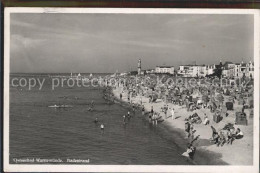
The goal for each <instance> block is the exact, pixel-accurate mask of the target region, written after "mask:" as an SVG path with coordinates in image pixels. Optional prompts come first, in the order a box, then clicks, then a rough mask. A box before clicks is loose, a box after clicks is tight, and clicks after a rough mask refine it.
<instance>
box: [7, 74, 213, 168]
mask: <svg viewBox="0 0 260 173" xmlns="http://www.w3.org/2000/svg"><path fill="white" fill-rule="evenodd" d="M52 75H53V74H52ZM65 75H68V76H69V74H65ZM86 75H87V74H86ZM95 75H103V76H104V75H107V74H94V76H95ZM50 76H51V75H50V74H11V75H10V115H9V116H10V124H9V125H10V126H9V129H10V136H9V141H10V146H9V151H10V157H9V162H10V164H19V163H22V164H24V163H23V162H16V161H15V160H17V159H36V158H40V159H60V160H62V162H59V163H56V162H49V163H48V164H86V163H81V162H77V163H74V162H70V163H68V162H67V159H76V160H89V163H87V164H89V165H194V164H201V162H200V160H201V159H197V161H196V160H191V159H189V158H187V157H184V156H182V155H181V154H182V153H183V152H184V151H185V149H186V146H187V143H186V142H187V141H185V140H183V136H182V135H181V134H180V133H179V132H177V131H173V130H170V129H169V128H168V127H167V126H166V125H164V123H160V124H158V125H157V126H155V125H153V124H151V123H149V122H148V121H147V119H146V118H144V117H143V116H142V115H141V112H136V114H135V115H133V117H132V118H131V119H129V120H127V123H126V124H124V123H123V115H125V114H126V113H127V112H128V111H129V110H130V108H129V107H126V106H122V105H120V104H116V103H115V104H108V102H107V100H105V99H104V98H103V88H102V87H93V86H92V87H91V86H90V87H78V86H73V87H71V86H67V85H63V86H61V85H60V86H59V87H56V88H55V89H52V86H51V85H52V78H51V77H50ZM14 78H16V79H17V81H15V82H16V83H15V82H14V83H15V84H17V83H18V82H19V81H18V80H20V79H21V78H24V80H23V81H22V83H23V82H24V83H25V81H27V82H28V81H29V79H30V78H37V79H41V80H42V79H45V82H44V84H43V86H42V88H41V90H39V87H40V85H39V84H37V85H35V87H32V88H30V89H29V88H28V86H24V83H23V87H22V86H18V87H17V86H13V85H12V84H11V81H12V79H14ZM92 101H93V102H94V109H93V110H92V111H89V108H90V104H91V102H92ZM52 105H70V106H71V107H67V108H53V107H49V106H52ZM96 118H98V120H99V123H94V120H95V119H96ZM101 123H103V124H104V126H105V128H104V132H102V131H101V129H100V124H101ZM201 158H204V159H202V160H204V162H203V163H206V164H207V162H208V160H209V159H207V158H205V157H201ZM212 163H213V162H212ZM26 164H40V163H36V162H28V163H26ZM43 164H46V163H43ZM213 164H214V163H213Z"/></svg>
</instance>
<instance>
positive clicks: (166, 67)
mask: <svg viewBox="0 0 260 173" xmlns="http://www.w3.org/2000/svg"><path fill="white" fill-rule="evenodd" d="M156 67H159V68H172V67H174V66H156Z"/></svg>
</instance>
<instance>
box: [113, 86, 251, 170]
mask: <svg viewBox="0 0 260 173" xmlns="http://www.w3.org/2000/svg"><path fill="white" fill-rule="evenodd" d="M111 92H112V93H113V95H114V97H115V98H116V100H118V102H122V103H123V104H124V105H123V106H128V108H130V106H131V105H130V104H129V103H128V101H127V96H126V93H123V97H122V100H120V96H119V95H120V93H121V92H122V88H120V87H116V88H111ZM140 98H141V99H140ZM140 100H142V105H143V106H144V108H145V112H149V111H150V108H151V106H153V110H154V111H155V112H158V113H160V115H161V116H162V117H163V119H164V121H163V122H161V123H159V124H158V125H157V128H160V129H162V128H163V130H162V131H164V135H165V133H166V136H167V135H168V136H170V138H171V139H175V138H176V137H177V138H178V140H174V143H175V144H177V145H178V147H179V148H180V150H181V153H180V156H181V154H182V153H183V152H185V151H186V147H187V144H188V142H189V139H188V138H187V135H186V132H185V125H184V118H186V117H188V116H189V115H190V114H193V113H195V112H196V113H198V114H199V115H201V114H204V113H207V115H209V114H210V112H209V110H203V111H202V110H199V111H195V112H187V111H186V109H185V108H183V106H178V105H174V104H172V103H168V104H167V105H169V107H173V108H174V109H175V116H176V117H179V116H180V117H179V118H177V119H174V120H172V118H171V117H170V116H169V115H170V111H168V113H167V116H168V117H167V118H166V119H165V117H164V113H162V112H160V108H161V106H163V105H164V103H163V101H162V100H161V99H158V101H157V102H155V103H149V101H148V98H146V97H144V96H137V97H134V98H131V102H132V103H135V104H138V105H139V104H140ZM230 118H233V117H232V116H229V119H228V120H229V121H230ZM145 119H146V120H148V118H147V117H145ZM209 119H210V118H209ZM248 120H249V125H248V126H246V127H250V128H248V129H249V130H248V131H253V128H252V125H251V124H252V123H253V122H252V119H251V120H250V119H249V118H248ZM210 122H211V124H210V125H213V126H214V127H215V128H216V129H217V130H218V129H220V127H221V126H224V124H225V123H226V122H224V121H222V122H219V123H218V124H216V123H212V122H213V121H212V119H210ZM161 124H163V126H162V125H161ZM210 125H207V126H205V125H203V124H194V128H195V129H196V133H195V136H197V135H200V137H199V139H198V140H197V141H195V142H194V146H195V147H196V148H197V150H196V153H195V156H194V159H193V160H192V162H194V163H195V164H197V165H251V164H253V150H251V151H252V153H248V155H247V156H246V157H243V158H241V157H239V158H238V157H237V159H234V157H236V154H238V153H239V152H236V150H237V151H241V150H240V149H241V148H244V149H246V148H251V147H253V145H250V144H253V141H251V140H248V138H250V137H249V136H247V137H245V138H246V139H240V140H243V141H248V143H245V142H242V143H240V142H241V141H240V140H237V141H236V140H235V141H234V143H233V145H228V144H225V145H224V146H223V147H217V146H216V145H214V144H212V143H210V140H209V138H210V136H211V133H212V132H211V129H210ZM235 127H239V128H241V129H243V131H245V130H244V129H246V128H243V126H239V125H235ZM222 128H223V127H222ZM249 151H250V150H249ZM238 155H239V154H238ZM250 157H251V159H250ZM187 159H189V158H187ZM190 160H191V159H190Z"/></svg>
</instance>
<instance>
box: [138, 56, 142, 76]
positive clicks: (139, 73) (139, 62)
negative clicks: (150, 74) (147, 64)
mask: <svg viewBox="0 0 260 173" xmlns="http://www.w3.org/2000/svg"><path fill="white" fill-rule="evenodd" d="M137 72H138V75H141V59H139V60H138V66H137Z"/></svg>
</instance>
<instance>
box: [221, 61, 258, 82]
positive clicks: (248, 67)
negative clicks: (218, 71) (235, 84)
mask: <svg viewBox="0 0 260 173" xmlns="http://www.w3.org/2000/svg"><path fill="white" fill-rule="evenodd" d="M222 76H223V77H227V78H242V77H249V78H254V63H252V62H251V61H250V62H249V63H244V62H243V61H242V62H241V63H232V62H226V63H225V64H224V68H223V70H222Z"/></svg>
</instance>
